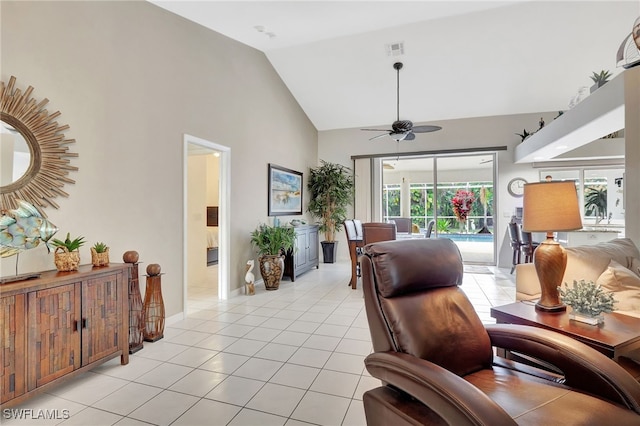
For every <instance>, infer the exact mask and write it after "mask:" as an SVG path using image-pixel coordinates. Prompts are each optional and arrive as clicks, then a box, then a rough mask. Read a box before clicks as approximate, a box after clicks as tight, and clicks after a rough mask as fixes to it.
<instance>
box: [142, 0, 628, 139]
mask: <svg viewBox="0 0 640 426" xmlns="http://www.w3.org/2000/svg"><path fill="white" fill-rule="evenodd" d="M152 3H154V4H156V5H158V6H160V7H162V8H164V9H166V10H169V11H171V12H173V13H176V14H178V15H181V16H183V17H185V18H186V19H189V20H192V21H194V22H196V23H199V24H201V25H203V26H206V27H208V28H210V29H212V30H214V31H217V32H219V33H222V34H224V35H226V36H228V37H230V38H233V39H235V40H238V41H240V42H242V43H244V44H247V45H249V46H252V47H254V48H256V49H259V50H262V51H263V52H264V53H265V55H266V56H267V58H268V59H269V61H270V62H271V63H272V65H273V67H274V68H275V70H276V71H277V72H278V74H279V75H280V76H281V78H282V80H283V81H284V83H285V84H286V85H287V87H288V88H289V90H290V91H291V93H292V94H293V96H294V97H295V98H296V100H297V101H298V103H299V104H300V105H301V107H302V108H303V109H304V111H305V112H306V114H307V115H308V117H309V118H310V120H311V121H312V122H313V124H314V125H315V126H316V128H317V129H318V130H329V129H341V128H357V127H372V126H375V127H377V126H385V127H387V126H389V125H390V124H391V122H393V121H394V120H395V119H396V71H395V70H394V69H393V67H392V65H393V63H394V62H398V61H400V62H403V63H404V68H403V69H402V70H401V71H400V105H399V110H400V118H401V119H410V120H412V121H413V122H414V123H420V124H437V123H438V120H445V119H455V118H464V117H481V116H492V115H505V114H519V113H534V112H541V111H559V110H566V109H567V108H568V104H569V102H570V101H571V99H572V98H573V97H574V96H575V95H576V94H577V93H578V91H579V89H580V87H582V86H591V85H592V84H593V83H592V81H591V80H590V78H589V77H590V76H591V74H592V73H593V72H594V71H597V72H599V71H600V70H603V69H604V70H610V71H611V72H612V74H613V75H616V74H618V73H620V72H621V71H622V69H621V68H616V58H615V56H616V51H617V49H618V47H619V46H620V44H621V43H622V41H623V40H624V38H625V37H626V36H627V34H629V33H630V31H631V27H632V25H633V22H634V21H635V19H636V18H637V17H638V16H639V15H640V1H638V0H626V1H545V2H543V1H522V0H516V1H497V2H493V1H409V2H404V1H152ZM400 43H401V44H402V45H403V49H404V53H403V54H401V55H399V56H394V55H392V54H389V53H388V46H389V45H393V44H400Z"/></svg>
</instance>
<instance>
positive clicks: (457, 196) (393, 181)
mask: <svg viewBox="0 0 640 426" xmlns="http://www.w3.org/2000/svg"><path fill="white" fill-rule="evenodd" d="M494 160H495V154H493V153H491V154H486V153H483V154H467V155H456V156H444V155H442V156H425V157H414V158H395V159H386V160H384V161H383V172H382V175H383V179H382V180H383V193H382V215H383V220H384V221H389V220H392V219H394V218H398V217H409V218H411V221H412V223H413V224H414V230H419V232H424V230H425V229H426V228H427V227H428V224H429V222H430V221H434V226H433V231H432V234H431V237H432V238H433V237H440V238H449V239H451V240H453V241H454V242H455V243H456V245H458V247H459V248H460V252H461V253H462V258H463V260H464V261H465V262H466V263H477V264H489V265H495V253H496V241H495V238H494V229H493V224H494V211H495V208H494V205H495V203H494V196H493V195H494V185H493V183H494V179H495V170H494V163H495V161H494Z"/></svg>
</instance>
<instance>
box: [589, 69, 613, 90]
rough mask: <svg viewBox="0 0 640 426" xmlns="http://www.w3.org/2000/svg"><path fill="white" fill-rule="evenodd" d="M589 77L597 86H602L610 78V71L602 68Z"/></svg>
mask: <svg viewBox="0 0 640 426" xmlns="http://www.w3.org/2000/svg"><path fill="white" fill-rule="evenodd" d="M590 78H591V80H593V82H594V83H595V84H597V85H598V87H602V86H603V85H604V84H605V83H606V82H608V81H609V79H610V78H611V73H610V72H609V71H605V70H602V71H600V73H597V72H594V73H593V75H592V76H591V77H590Z"/></svg>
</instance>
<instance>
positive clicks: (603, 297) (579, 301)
mask: <svg viewBox="0 0 640 426" xmlns="http://www.w3.org/2000/svg"><path fill="white" fill-rule="evenodd" d="M564 286H565V288H564V290H563V288H562V287H558V292H559V293H560V300H561V301H562V302H564V303H565V304H566V305H568V306H571V308H572V309H573V311H572V312H570V313H569V318H571V319H573V320H576V321H581V322H585V323H587V324H591V325H597V324H601V323H602V322H604V316H603V315H602V314H603V313H605V312H607V313H608V312H611V311H613V304H614V303H616V302H617V301H616V300H615V299H614V298H613V294H612V293H607V292H605V291H604V289H603V288H602V287H601V286H600V285H599V284H596V283H594V282H593V281H588V282H587V281H585V280H580V281H579V282H578V281H576V280H573V286H572V287H569V285H568V284H567V283H564Z"/></svg>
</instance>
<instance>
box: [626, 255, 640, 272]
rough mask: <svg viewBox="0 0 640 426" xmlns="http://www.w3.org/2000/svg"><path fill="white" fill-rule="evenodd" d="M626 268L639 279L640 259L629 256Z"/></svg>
mask: <svg viewBox="0 0 640 426" xmlns="http://www.w3.org/2000/svg"><path fill="white" fill-rule="evenodd" d="M627 268H629V269H630V270H631V272H633V273H635V274H636V275H637V276H639V277H640V259H637V258H635V257H631V256H629V257H627Z"/></svg>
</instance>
